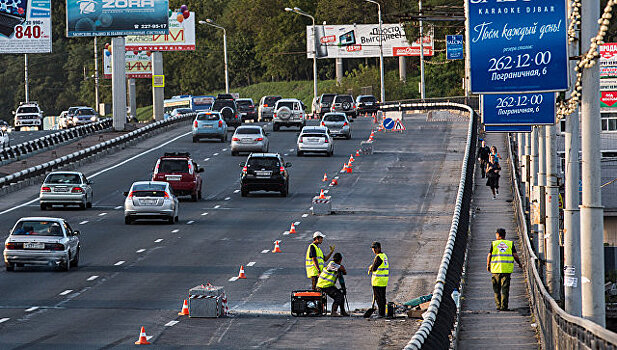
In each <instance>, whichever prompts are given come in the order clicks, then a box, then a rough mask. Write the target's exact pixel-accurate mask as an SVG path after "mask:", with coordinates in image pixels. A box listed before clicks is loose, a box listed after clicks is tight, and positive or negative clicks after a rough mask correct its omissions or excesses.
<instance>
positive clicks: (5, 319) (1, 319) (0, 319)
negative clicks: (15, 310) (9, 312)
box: [0, 317, 10, 323]
mask: <svg viewBox="0 0 617 350" xmlns="http://www.w3.org/2000/svg"><path fill="white" fill-rule="evenodd" d="M8 320H10V318H8V317H5V318H0V323H4V322H6V321H8Z"/></svg>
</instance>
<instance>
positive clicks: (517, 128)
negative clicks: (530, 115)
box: [484, 125, 533, 132]
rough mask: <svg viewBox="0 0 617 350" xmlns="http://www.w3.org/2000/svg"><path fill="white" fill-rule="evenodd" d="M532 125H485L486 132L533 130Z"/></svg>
mask: <svg viewBox="0 0 617 350" xmlns="http://www.w3.org/2000/svg"><path fill="white" fill-rule="evenodd" d="M531 128H533V126H531V125H484V131H485V132H531Z"/></svg>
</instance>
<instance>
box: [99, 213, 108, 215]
mask: <svg viewBox="0 0 617 350" xmlns="http://www.w3.org/2000/svg"><path fill="white" fill-rule="evenodd" d="M105 215H107V213H100V214H99V216H105Z"/></svg>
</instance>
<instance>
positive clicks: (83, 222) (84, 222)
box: [79, 220, 88, 225]
mask: <svg viewBox="0 0 617 350" xmlns="http://www.w3.org/2000/svg"><path fill="white" fill-rule="evenodd" d="M87 223H88V220H84V221H82V222H80V223H79V224H80V225H85V224H87Z"/></svg>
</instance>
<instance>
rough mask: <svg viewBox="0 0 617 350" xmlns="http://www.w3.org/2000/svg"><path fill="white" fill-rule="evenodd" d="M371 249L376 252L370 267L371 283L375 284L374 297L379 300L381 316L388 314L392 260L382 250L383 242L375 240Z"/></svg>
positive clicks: (378, 305) (378, 306)
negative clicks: (387, 295) (388, 289)
mask: <svg viewBox="0 0 617 350" xmlns="http://www.w3.org/2000/svg"><path fill="white" fill-rule="evenodd" d="M371 249H373V253H375V259H373V263H372V264H371V266H369V268H368V274H369V275H371V285H372V286H373V298H374V300H375V302H377V308H378V309H379V317H385V316H386V287H387V286H388V278H389V276H390V262H389V261H388V257H387V256H386V254H385V253H383V252H382V251H381V243H379V242H373V243H372V244H371Z"/></svg>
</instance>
